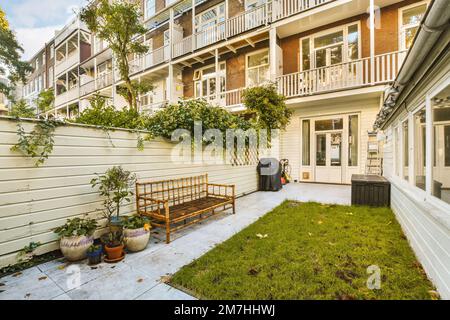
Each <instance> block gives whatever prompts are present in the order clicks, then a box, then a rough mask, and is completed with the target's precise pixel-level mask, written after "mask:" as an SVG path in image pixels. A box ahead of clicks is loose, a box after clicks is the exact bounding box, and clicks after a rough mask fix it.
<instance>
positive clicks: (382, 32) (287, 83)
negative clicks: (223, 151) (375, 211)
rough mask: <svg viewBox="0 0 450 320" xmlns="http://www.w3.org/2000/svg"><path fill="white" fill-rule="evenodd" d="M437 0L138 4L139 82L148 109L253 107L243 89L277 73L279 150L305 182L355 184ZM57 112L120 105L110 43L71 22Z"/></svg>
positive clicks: (57, 78)
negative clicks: (193, 104)
mask: <svg viewBox="0 0 450 320" xmlns="http://www.w3.org/2000/svg"><path fill="white" fill-rule="evenodd" d="M428 3H429V1H423V0H377V1H372V0H272V1H266V0H178V1H176V0H172V1H170V0H166V1H164V0H141V1H140V4H141V10H142V12H143V24H144V25H145V26H146V27H147V30H148V31H147V33H146V35H145V36H144V37H143V38H142V39H137V41H143V42H145V43H146V45H148V46H149V51H148V53H146V54H145V55H143V56H136V57H130V62H131V66H132V68H131V69H132V71H131V78H132V79H135V80H138V81H139V80H151V81H152V82H153V84H154V86H155V89H154V90H153V92H151V93H149V94H147V95H145V96H142V97H139V102H140V108H141V110H142V111H143V112H153V111H155V110H158V109H160V108H162V107H164V106H165V105H166V104H167V103H170V102H176V101H177V100H178V99H180V98H186V99H200V98H201V99H206V100H208V101H209V102H211V103H212V104H217V105H219V106H222V107H224V108H227V109H228V110H230V111H231V112H240V111H242V110H244V109H245V106H244V105H243V104H242V101H241V94H242V91H243V90H244V89H245V88H247V87H250V86H254V85H258V84H263V83H266V82H268V81H273V82H275V83H276V84H277V86H278V90H279V92H280V93H282V94H284V95H285V96H286V97H287V104H288V106H289V108H292V110H293V111H294V115H293V118H292V121H291V124H290V125H289V127H288V129H287V131H286V132H284V133H283V134H282V139H281V148H280V150H281V151H280V152H281V154H280V158H287V159H289V160H290V162H291V165H292V168H293V172H292V176H293V178H294V179H295V180H297V181H304V182H325V183H349V182H350V177H351V175H352V174H354V173H364V172H365V171H366V168H367V153H368V144H369V136H368V132H369V131H371V129H372V124H373V122H374V120H375V116H376V114H377V112H378V110H379V109H380V106H381V102H382V100H383V97H384V91H385V89H386V88H387V87H388V85H389V84H390V83H391V82H392V81H393V80H394V79H395V76H396V75H397V73H398V71H399V70H400V68H401V66H402V63H403V59H404V57H405V56H406V52H407V50H408V48H409V46H410V45H411V43H412V41H413V39H414V36H415V33H416V31H417V29H418V26H419V24H420V21H421V18H422V16H423V15H424V14H425V12H426V10H427V5H428ZM54 46H55V58H54V60H55V61H54V86H55V109H54V110H52V111H51V112H50V114H51V115H54V116H60V117H72V116H74V115H76V114H77V113H78V112H80V111H81V110H83V109H84V108H88V107H89V98H90V97H91V96H92V95H93V94H95V93H99V94H101V95H102V96H104V97H107V98H108V99H109V101H111V103H112V104H113V105H114V106H116V107H119V108H120V107H123V106H125V105H126V102H125V101H124V100H123V98H122V97H120V96H118V95H117V94H116V86H117V85H119V84H120V77H119V75H118V72H117V70H116V68H115V65H114V64H115V62H114V58H113V56H112V53H111V50H110V49H109V48H108V44H107V43H104V42H103V41H101V40H99V39H97V38H96V37H95V35H93V34H90V32H89V30H87V29H86V28H85V27H84V26H83V25H82V23H80V22H79V21H78V20H74V21H73V22H72V23H71V24H69V25H68V26H66V27H65V28H64V29H63V30H62V31H60V32H59V33H58V34H57V35H56V37H55V39H54Z"/></svg>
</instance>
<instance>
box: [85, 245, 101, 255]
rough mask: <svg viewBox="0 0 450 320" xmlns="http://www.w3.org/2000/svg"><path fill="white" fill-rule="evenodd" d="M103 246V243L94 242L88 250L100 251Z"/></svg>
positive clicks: (90, 251)
mask: <svg viewBox="0 0 450 320" xmlns="http://www.w3.org/2000/svg"><path fill="white" fill-rule="evenodd" d="M101 248H102V246H101V245H99V244H93V245H92V246H90V247H89V248H88V251H87V252H89V253H93V252H97V251H99V250H100V249H101Z"/></svg>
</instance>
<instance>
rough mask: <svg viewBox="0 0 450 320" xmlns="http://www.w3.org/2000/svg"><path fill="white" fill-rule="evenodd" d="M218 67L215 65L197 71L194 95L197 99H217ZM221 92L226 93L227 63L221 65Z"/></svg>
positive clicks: (195, 73)
mask: <svg viewBox="0 0 450 320" xmlns="http://www.w3.org/2000/svg"><path fill="white" fill-rule="evenodd" d="M216 76H217V75H216V67H215V65H212V66H207V67H205V68H202V69H199V70H196V71H195V72H194V79H193V80H194V94H195V98H207V99H211V100H213V99H215V98H216V87H217V86H216V81H217V79H216ZM218 76H219V83H220V85H219V92H224V91H225V85H226V72H225V62H221V63H219V74H218Z"/></svg>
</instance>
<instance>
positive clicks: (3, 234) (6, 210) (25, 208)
mask: <svg viewBox="0 0 450 320" xmlns="http://www.w3.org/2000/svg"><path fill="white" fill-rule="evenodd" d="M23 126H24V128H25V130H26V131H31V130H32V128H33V126H34V123H33V122H23ZM17 140H18V136H17V121H15V120H11V119H8V118H0V267H2V266H5V265H8V264H11V263H14V262H15V258H16V256H17V253H18V252H19V251H20V250H21V249H22V248H23V247H25V246H27V245H28V244H30V243H31V242H40V243H41V244H42V246H41V247H40V248H39V251H38V253H44V252H48V251H51V250H55V249H57V248H58V243H57V236H56V235H55V234H54V233H53V231H52V230H53V229H54V228H55V227H57V226H59V225H62V224H64V223H65V222H66V220H67V219H68V218H74V217H80V216H83V215H84V214H89V215H90V216H96V217H98V213H96V210H97V209H101V201H102V199H101V198H100V196H99V194H98V193H97V192H96V190H94V189H92V188H91V185H90V180H91V179H92V178H93V177H95V174H96V173H100V174H101V173H104V172H105V171H106V170H107V169H108V168H111V167H112V166H114V165H121V166H122V167H123V168H124V169H125V170H129V171H131V172H133V173H135V174H136V175H137V178H138V179H139V180H162V179H169V178H178V177H189V176H195V175H200V174H205V173H208V175H209V181H210V182H213V183H223V184H235V185H236V193H237V195H238V196H241V195H244V194H247V193H251V192H253V191H256V189H257V174H256V166H255V165H254V164H251V165H239V166H232V165H225V164H217V165H216V164H214V165H201V164H180V163H174V162H173V161H171V154H172V150H173V148H174V147H175V144H173V143H170V142H166V141H164V140H162V139H155V140H153V141H150V142H145V147H144V150H143V151H139V150H138V149H137V135H136V133H133V132H130V131H127V130H116V131H114V132H109V133H108V134H107V133H106V132H105V131H104V130H101V129H96V128H92V127H87V126H79V125H78V126H77V125H65V126H62V127H58V128H57V129H56V132H55V146H54V150H53V152H52V154H51V156H50V157H49V159H48V160H47V161H46V162H45V163H44V164H43V165H41V166H39V167H35V165H34V160H33V159H30V158H28V157H25V156H23V155H22V154H20V153H17V152H11V151H10V148H11V147H12V146H13V145H14V144H16V143H17ZM134 211H135V203H134V202H133V203H131V204H129V205H127V206H125V207H124V208H123V209H122V213H123V214H129V213H133V212H134Z"/></svg>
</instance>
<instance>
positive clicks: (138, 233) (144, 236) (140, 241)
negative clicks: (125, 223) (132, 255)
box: [123, 228, 150, 252]
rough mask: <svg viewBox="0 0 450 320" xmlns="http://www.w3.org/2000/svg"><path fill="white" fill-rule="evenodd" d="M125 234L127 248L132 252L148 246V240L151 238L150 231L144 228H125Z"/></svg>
mask: <svg viewBox="0 0 450 320" xmlns="http://www.w3.org/2000/svg"><path fill="white" fill-rule="evenodd" d="M123 235H124V242H125V244H126V246H127V249H128V250H130V251H131V252H137V251H142V250H144V249H145V248H147V244H148V241H149V240H150V231H147V230H145V229H144V228H139V229H124V230H123Z"/></svg>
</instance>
